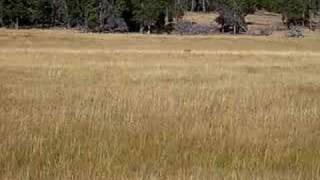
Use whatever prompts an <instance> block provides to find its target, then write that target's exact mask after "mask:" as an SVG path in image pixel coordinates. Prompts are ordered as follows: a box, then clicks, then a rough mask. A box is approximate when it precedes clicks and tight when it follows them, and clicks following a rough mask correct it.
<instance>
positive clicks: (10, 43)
mask: <svg viewBox="0 0 320 180" xmlns="http://www.w3.org/2000/svg"><path fill="white" fill-rule="evenodd" d="M319 45H320V41H319V38H318V37H309V38H306V39H304V40H295V39H294V40H288V39H275V38H270V39H268V38H253V37H239V38H235V37H225V36H218V37H179V36H151V37H150V36H140V35H94V34H93V35H88V34H77V33H70V32H62V31H38V30H30V31H8V30H0V48H1V49H0V51H1V54H0V179H288V180H289V179H290V180H291V179H319V178H320V73H319V72H320V61H319V56H318V55H317V54H316V53H317V52H318V53H319V52H320V49H319V48H318V47H319ZM23 49H25V51H23ZM37 49H38V50H39V52H37ZM44 49H46V50H44ZM48 49H49V50H48ZM50 49H51V51H50ZM97 49H98V51H97ZM130 49H136V50H139V53H138V52H135V51H133V52H130V51H129V50H130ZM185 49H187V50H188V51H183V50H185ZM75 50H77V51H78V52H76V53H75V52H74V51H75ZM94 50H96V52H95V51H94ZM112 50H114V51H112ZM115 50H118V51H115ZM120 50H121V51H120ZM125 50H127V51H125ZM144 50H145V51H146V52H149V53H143V51H144ZM169 50H170V52H168V51H169ZM189 50H190V51H189ZM201 50H203V51H206V52H214V51H215V50H223V51H226V53H220V54H216V55H215V54H212V53H201ZM259 50H260V51H268V52H270V53H269V54H263V55H258V54H254V53H251V54H236V53H234V52H237V51H241V52H242V51H250V52H251V51H253V52H254V51H259ZM90 51H92V52H94V53H90ZM152 51H156V52H158V51H159V52H160V53H152ZM171 51H172V52H171ZM174 51H179V52H180V51H183V52H181V53H174ZM227 51H230V54H228V53H227ZM286 51H290V52H291V53H288V54H282V55H281V54H280V55H279V53H278V54H277V53H275V54H272V53H271V52H286ZM310 51H312V52H313V53H314V54H307V53H306V54H303V52H310ZM70 52H71V53H70ZM72 52H73V53H72ZM193 52H199V53H193ZM298 52H300V54H299V53H298Z"/></svg>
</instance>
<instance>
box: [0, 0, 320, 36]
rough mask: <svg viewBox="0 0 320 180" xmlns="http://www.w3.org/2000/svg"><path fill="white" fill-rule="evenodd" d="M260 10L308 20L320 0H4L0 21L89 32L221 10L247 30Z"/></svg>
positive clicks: (155, 26)
mask: <svg viewBox="0 0 320 180" xmlns="http://www.w3.org/2000/svg"><path fill="white" fill-rule="evenodd" d="M256 9H266V10H269V11H272V12H278V13H282V14H283V16H284V20H286V21H287V22H290V23H296V22H297V21H299V20H302V21H304V22H306V21H308V19H309V18H310V16H311V14H312V13H316V12H319V9H320V0H0V26H6V27H16V28H18V27H19V26H24V27H52V26H62V27H79V28H81V29H83V30H86V31H88V30H90V31H97V32H99V31H100V32H103V31H113V32H114V31H119V32H124V31H141V32H143V31H144V32H150V31H151V30H158V31H161V30H164V29H165V28H166V25H167V24H168V23H170V22H175V21H178V20H179V18H181V17H182V16H183V13H184V12H185V11H204V12H208V11H217V12H219V14H220V17H219V18H218V19H217V22H218V23H220V24H221V25H222V27H223V29H226V30H228V29H232V30H233V31H235V32H240V31H245V30H246V24H245V20H244V17H245V16H246V15H247V14H249V13H253V12H254V11H255V10H256Z"/></svg>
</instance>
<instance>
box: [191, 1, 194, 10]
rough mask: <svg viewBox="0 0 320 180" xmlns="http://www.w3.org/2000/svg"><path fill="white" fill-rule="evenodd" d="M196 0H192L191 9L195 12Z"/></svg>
mask: <svg viewBox="0 0 320 180" xmlns="http://www.w3.org/2000/svg"><path fill="white" fill-rule="evenodd" d="M194 1H195V0H191V11H192V12H194V8H195V2H194Z"/></svg>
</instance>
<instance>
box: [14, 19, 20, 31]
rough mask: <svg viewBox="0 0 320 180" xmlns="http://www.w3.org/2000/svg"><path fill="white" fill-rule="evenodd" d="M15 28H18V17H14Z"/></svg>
mask: <svg viewBox="0 0 320 180" xmlns="http://www.w3.org/2000/svg"><path fill="white" fill-rule="evenodd" d="M14 27H15V29H19V18H18V17H16V22H15V24H14Z"/></svg>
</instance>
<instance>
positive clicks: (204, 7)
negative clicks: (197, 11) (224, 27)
mask: <svg viewBox="0 0 320 180" xmlns="http://www.w3.org/2000/svg"><path fill="white" fill-rule="evenodd" d="M202 11H203V12H206V11H207V9H206V1H205V0H202Z"/></svg>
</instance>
